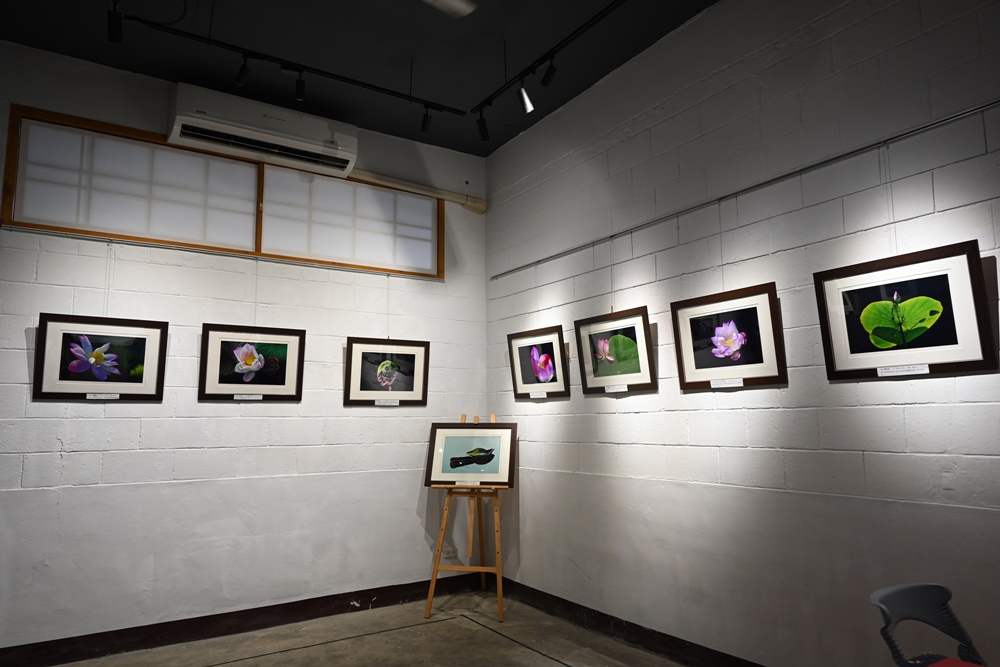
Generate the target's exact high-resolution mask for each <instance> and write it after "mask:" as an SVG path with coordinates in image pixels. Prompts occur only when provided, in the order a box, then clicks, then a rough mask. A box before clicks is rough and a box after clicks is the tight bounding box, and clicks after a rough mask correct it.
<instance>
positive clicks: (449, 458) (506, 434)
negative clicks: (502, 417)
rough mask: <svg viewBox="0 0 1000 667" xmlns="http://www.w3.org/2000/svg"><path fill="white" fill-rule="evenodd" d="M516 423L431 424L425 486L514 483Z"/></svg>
mask: <svg viewBox="0 0 1000 667" xmlns="http://www.w3.org/2000/svg"><path fill="white" fill-rule="evenodd" d="M516 458H517V424H513V423H508V424H497V423H488V424H487V423H483V424H450V423H449V424H443V423H435V424H431V439H430V445H429V448H428V451H427V470H426V473H425V475H424V486H432V485H437V484H448V485H451V484H454V485H456V486H501V487H506V488H513V487H514V465H515V460H516Z"/></svg>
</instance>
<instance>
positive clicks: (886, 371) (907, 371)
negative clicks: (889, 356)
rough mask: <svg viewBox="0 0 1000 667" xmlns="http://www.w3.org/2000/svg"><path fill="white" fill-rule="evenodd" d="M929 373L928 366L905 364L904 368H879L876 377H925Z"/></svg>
mask: <svg viewBox="0 0 1000 667" xmlns="http://www.w3.org/2000/svg"><path fill="white" fill-rule="evenodd" d="M930 372H931V368H930V366H929V365H928V364H907V365H906V366H880V367H879V368H878V376H879V377H880V378H889V377H894V376H897V375H927V374H928V373H930Z"/></svg>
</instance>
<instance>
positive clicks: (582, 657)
mask: <svg viewBox="0 0 1000 667" xmlns="http://www.w3.org/2000/svg"><path fill="white" fill-rule="evenodd" d="M425 604H426V602H425V601H421V602H411V603H408V604H403V605H397V606H394V607H384V608H381V609H373V610H369V611H361V612H356V613H350V614H340V615H337V616H330V617H327V618H320V619H316V620H313V621H307V622H305V623H295V624H292V625H285V626H280V627H276V628H270V629H268V630H260V631H256V632H247V633H245V634H240V635H231V636H228V637H220V638H217V639H208V640H204V641H198V642H191V643H188V644H177V645H174V646H165V647H162V648H156V649H150V650H148V651H137V652H135V653H123V654H119V655H113V656H108V657H105V658H98V659H96V660H86V661H83V662H75V663H72V664H73V665H76V666H77V667H98V666H99V667H124V666H125V665H128V666H129V667H132V666H133V665H143V667H210V666H213V665H236V666H237V667H251V666H252V667H265V666H272V665H281V666H282V667H285V666H289V667H298V666H302V667H305V666H306V665H309V666H310V667H312V666H314V665H377V666H378V667H396V666H399V667H403V666H406V667H413V666H420V665H426V666H428V667H430V666H437V665H476V667H489V666H492V665H502V666H504V667H551V666H553V665H567V666H571V667H598V666H601V667H618V666H620V667H646V666H649V667H653V666H654V665H655V666H657V667H680V665H678V664H677V663H675V662H671V661H669V660H666V659H665V658H661V657H659V656H657V655H654V654H652V653H649V652H647V651H644V650H642V649H640V648H635V647H633V646H629V645H627V644H623V643H621V642H619V641H616V640H614V639H611V638H610V637H607V636H605V635H602V634H599V633H595V632H591V631H589V630H585V629H583V628H581V627H579V626H576V625H574V624H572V623H569V622H567V621H564V620H562V619H559V618H554V617H552V616H548V615H547V614H545V613H543V612H541V611H539V610H537V609H535V608H534V607H530V606H528V605H526V604H523V603H520V602H518V601H516V600H511V599H509V598H508V599H505V600H504V622H503V623H499V622H498V621H497V604H496V595H495V594H490V593H478V592H473V593H461V594H458V595H451V596H448V595H443V596H436V597H435V598H434V609H433V613H432V614H431V617H430V618H429V619H424V606H425Z"/></svg>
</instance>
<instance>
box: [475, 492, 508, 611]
mask: <svg viewBox="0 0 1000 667" xmlns="http://www.w3.org/2000/svg"><path fill="white" fill-rule="evenodd" d="M479 525H480V526H482V525H483V524H482V522H480V524H479ZM493 532H494V533H496V547H497V620H499V621H500V622H501V623H503V567H502V565H501V562H500V492H499V491H496V492H494V494H493ZM484 576H485V575H484Z"/></svg>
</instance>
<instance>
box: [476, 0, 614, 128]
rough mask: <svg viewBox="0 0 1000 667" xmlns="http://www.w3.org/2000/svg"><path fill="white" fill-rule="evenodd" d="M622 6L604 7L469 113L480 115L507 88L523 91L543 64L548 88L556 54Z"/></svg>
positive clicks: (543, 82)
mask: <svg viewBox="0 0 1000 667" xmlns="http://www.w3.org/2000/svg"><path fill="white" fill-rule="evenodd" d="M623 4H625V0H615V2H612V3H611V4H609V5H608V6H607V7H605V8H604V9H602V10H601V11H599V12H598V13H597V14H595V15H594V16H592V17H591V18H590V19H588V20H587V22H586V23H584V24H583V25H581V26H580V27H579V28H577V29H576V30H574V31H573V32H571V33H570V34H569V35H567V36H566V37H565V38H564V39H563V40H562V41H561V42H559V43H558V44H556V45H555V46H553V47H552V48H551V49H549V50H548V51H546V52H545V53H543V54H542V55H541V56H539V57H538V58H536V59H535V60H534V61H533V62H532V63H531V64H530V65H528V66H527V67H525V68H524V69H523V70H521V71H520V72H518V73H517V74H515V75H514V76H512V77H511V78H509V79H507V81H505V82H504V84H503V85H502V86H500V87H499V88H497V89H496V90H494V91H493V92H492V93H490V94H489V95H487V96H486V97H485V98H484V99H483V101H482V102H480V103H479V104H477V105H476V106H474V107H472V110H471V113H474V114H476V113H478V114H482V111H483V109H485V108H486V107H488V106H491V105H492V104H493V100H495V99H496V98H498V97H500V95H502V94H503V93H504V91H506V90H507V89H508V88H512V87H514V86H515V85H517V84H521V89H522V90H523V89H524V79H525V78H526V77H528V76H531V75H532V74H534V73H535V71H536V70H537V69H538V68H539V67H541V66H542V65H544V64H545V63H548V64H549V68H548V69H547V70H546V71H545V74H544V75H543V76H542V85H543V86H548V84H550V83H552V78H553V77H554V76H555V73H556V69H555V66H554V64H553V63H554V61H555V57H556V54H557V53H559V52H560V51H561V50H563V49H564V48H566V47H567V46H568V45H569V44H570V43H571V42H573V41H574V40H576V39H577V38H578V37H580V36H581V35H582V34H583V33H585V32H587V31H588V30H590V29H591V28H593V27H594V26H595V25H597V24H598V23H600V22H601V20H602V19H604V17H606V16H607V15H608V14H610V13H611V12H613V11H614V10H616V9H618V8H619V7H620V6H622V5H623ZM505 53H506V52H505ZM504 63H505V66H506V56H505V57H504ZM546 79H547V81H546Z"/></svg>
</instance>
